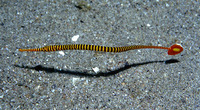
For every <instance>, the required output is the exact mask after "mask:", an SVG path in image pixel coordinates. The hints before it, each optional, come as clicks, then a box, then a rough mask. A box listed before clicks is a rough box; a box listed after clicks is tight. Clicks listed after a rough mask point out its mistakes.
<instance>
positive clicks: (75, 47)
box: [19, 44, 183, 55]
mask: <svg viewBox="0 0 200 110" xmlns="http://www.w3.org/2000/svg"><path fill="white" fill-rule="evenodd" d="M148 48H152V49H166V50H168V55H176V54H179V53H181V52H182V51H183V47H182V46H181V45H180V44H174V45H172V46H171V47H162V46H148V45H132V46H124V47H106V46H99V45H87V44H69V45H50V46H45V47H42V48H33V49H19V51H20V52H23V51H30V52H32V51H43V52H51V51H61V50H93V51H103V52H124V51H128V50H134V49H148Z"/></svg>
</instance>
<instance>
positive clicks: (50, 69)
mask: <svg viewBox="0 0 200 110" xmlns="http://www.w3.org/2000/svg"><path fill="white" fill-rule="evenodd" d="M178 62H179V61H178V60H177V59H169V60H164V61H148V62H142V63H133V64H126V65H125V66H124V67H120V68H118V69H116V70H112V71H108V72H98V73H91V72H81V71H71V70H67V69H56V68H53V67H44V66H42V65H37V66H33V67H31V66H24V65H22V66H20V65H14V66H15V67H18V68H25V69H31V70H36V71H45V72H47V73H59V74H70V75H75V76H79V77H108V76H112V75H115V74H117V73H119V72H122V71H124V70H127V69H129V68H131V67H137V66H141V65H147V64H151V63H164V64H172V63H178Z"/></svg>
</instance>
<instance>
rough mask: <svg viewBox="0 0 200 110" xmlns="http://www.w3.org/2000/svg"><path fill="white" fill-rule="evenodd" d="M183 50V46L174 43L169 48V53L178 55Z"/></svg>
mask: <svg viewBox="0 0 200 110" xmlns="http://www.w3.org/2000/svg"><path fill="white" fill-rule="evenodd" d="M182 51H183V47H182V46H181V45H179V44H174V45H172V46H171V47H169V49H168V55H176V54H179V53H181V52H182Z"/></svg>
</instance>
